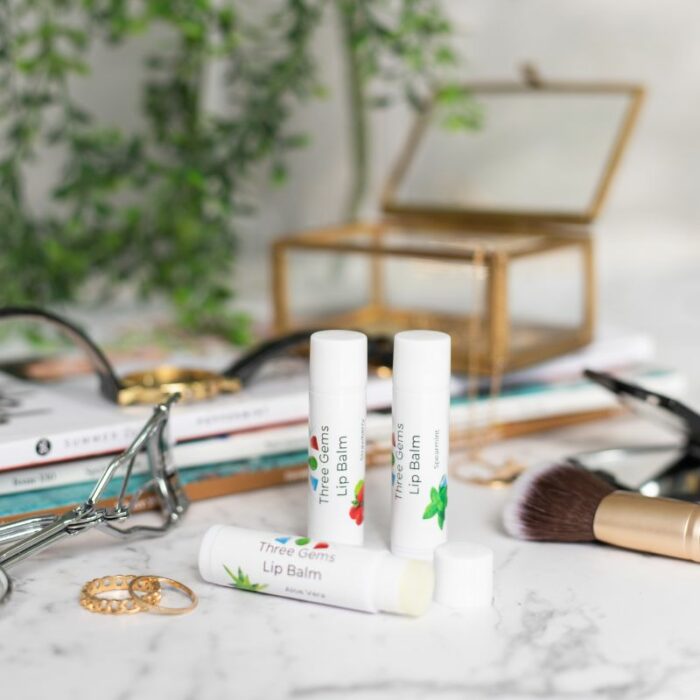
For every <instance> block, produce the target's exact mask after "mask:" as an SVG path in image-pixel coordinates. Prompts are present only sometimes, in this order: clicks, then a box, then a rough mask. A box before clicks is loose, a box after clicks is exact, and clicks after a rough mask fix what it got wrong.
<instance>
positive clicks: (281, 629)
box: [0, 419, 700, 700]
mask: <svg viewBox="0 0 700 700" xmlns="http://www.w3.org/2000/svg"><path fill="white" fill-rule="evenodd" d="M642 434H644V435H645V436H646V439H647V440H649V439H652V438H653V437H655V436H650V435H649V434H648V431H646V430H645V429H644V427H643V424H640V423H638V422H637V421H632V420H630V419H622V420H617V421H615V422H614V423H610V422H608V423H607V424H606V425H603V424H596V425H592V426H588V427H579V428H572V429H568V430H566V431H562V432H559V433H558V434H557V435H556V436H552V438H550V439H548V440H546V441H544V440H542V439H541V438H540V439H532V438H531V439H527V440H524V439H521V440H518V441H517V442H511V443H506V444H505V445H502V446H500V447H499V448H498V453H499V454H501V455H506V454H517V455H524V456H526V457H527V459H528V460H533V459H536V458H538V457H539V456H550V455H554V454H557V453H559V452H564V451H566V450H567V449H568V450H579V449H581V448H582V447H594V446H596V445H603V444H606V443H607V442H608V441H609V440H613V439H618V440H619V439H622V440H624V441H627V440H628V439H630V438H633V437H636V438H639V436H640V435H642ZM388 481H389V474H388V471H387V469H383V468H379V469H375V470H374V471H373V472H372V473H371V474H370V476H369V478H368V492H367V498H368V505H367V508H368V539H369V543H370V544H372V545H382V544H383V543H384V542H385V538H386V533H387V526H388V516H389V509H388V503H389V484H388ZM304 496H305V491H304V486H303V485H298V484H297V485H289V486H286V487H280V488H275V489H270V490H266V491H259V492H256V493H250V494H241V495H237V496H230V497H227V498H222V499H218V500H215V501H209V502H203V503H196V504H194V505H193V507H192V508H191V511H190V512H189V513H188V515H187V519H186V522H183V524H182V526H181V528H180V529H179V530H178V531H177V532H173V533H171V534H169V535H168V536H166V537H165V538H162V539H158V540H150V541H141V542H136V543H133V544H130V545H124V544H120V543H118V542H116V541H114V540H112V539H111V538H109V537H107V536H106V535H104V534H101V533H98V532H91V533H89V534H86V535H84V536H81V537H80V538H75V539H74V540H72V541H70V542H68V543H66V544H63V545H61V546H59V547H57V548H54V549H53V550H51V551H46V552H44V553H43V554H42V555H40V556H39V557H37V558H35V559H34V560H31V561H27V562H24V563H22V564H21V565H18V566H16V567H15V568H14V569H13V570H12V573H13V575H14V577H15V580H16V591H15V595H14V597H13V599H12V601H11V603H10V604H9V605H8V606H6V607H5V609H2V611H1V612H0V669H2V677H1V679H0V688H1V689H2V690H1V691H0V698H3V700H4V698H8V699H9V698H12V699H13V700H19V699H20V698H36V697H39V696H40V695H41V694H44V693H48V692H50V695H51V697H52V698H54V699H55V700H63V699H64V698H74V697H79V696H81V695H83V694H84V693H86V692H89V693H90V694H91V697H99V698H101V700H127V699H129V698H136V697H139V698H166V697H167V698H171V699H172V700H179V699H182V700H184V699H186V698H193V699H194V698H196V699H197V700H209V699H219V698H221V699H222V700H223V699H224V698H226V699H229V698H245V699H249V698H284V697H290V698H324V699H325V698H351V697H357V698H401V699H402V700H403V699H405V698H424V697H430V698H433V697H435V698H475V699H481V698H492V697H493V698H513V699H515V698H517V699H530V698H533V699H534V698H576V699H577V700H579V699H583V698H616V699H617V698H619V699H627V698H629V699H630V700H639V699H640V698H696V697H697V687H698V683H700V668H699V667H698V665H697V658H698V655H700V635H699V634H698V632H697V630H696V629H695V619H696V618H695V616H696V615H697V614H699V613H700V600H699V599H698V595H697V591H698V583H699V582H700V569H698V568H697V567H696V566H695V565H693V564H691V563H687V562H681V561H673V560H669V559H663V558H658V557H652V556H646V555H640V554H635V553H629V552H624V551H620V550H615V549H612V548H605V547H602V546H596V545H555V544H536V543H522V542H518V541H515V540H512V539H510V538H509V537H508V536H507V535H505V534H504V532H503V530H502V528H501V525H500V511H501V507H502V504H503V501H504V499H505V497H506V493H505V492H504V491H492V490H485V489H482V488H478V487H474V486H467V485H465V484H461V483H457V482H456V481H454V480H453V482H452V486H451V503H450V516H451V522H450V527H451V537H452V538H453V539H460V540H462V539H468V540H473V541H476V542H481V543H484V544H487V545H489V546H491V547H492V548H493V549H494V551H495V555H496V556H495V562H496V572H495V604H494V607H493V609H491V610H487V611H484V612H481V613H478V614H477V613H468V614H465V613H457V612H451V611H448V610H446V609H442V608H439V607H438V606H433V608H432V609H431V610H430V611H429V612H428V614H426V615H425V616H424V617H422V618H420V619H407V618H401V617H394V616H390V615H370V614H365V613H359V612H352V611H345V610H340V609H334V608H328V607H322V606H317V605H313V604H310V603H302V602H297V601H291V600H286V599H282V598H274V597H272V596H265V595H259V594H254V593H246V592H242V591H234V590H229V589H226V588H221V587H215V586H212V585H209V584H207V583H204V582H203V581H201V580H200V578H199V575H198V573H197V569H196V561H197V551H198V547H199V542H200V539H201V537H202V534H203V533H204V531H205V529H206V528H207V527H208V526H209V525H210V524H212V523H219V522H226V523H234V524H238V525H246V526H255V527H263V528H268V529H272V530H279V531H285V532H289V531H295V530H296V531H301V530H303V528H304V502H305V499H304ZM118 573H151V574H154V573H157V574H162V575H165V576H170V577H173V578H176V579H179V580H181V581H183V582H185V583H187V584H189V585H191V586H192V587H193V588H194V589H195V590H196V591H197V592H198V593H199V595H200V605H199V608H198V609H197V610H196V611H195V612H194V613H192V614H191V615H189V616H186V617H181V618H160V617H155V616H148V615H145V614H142V615H136V616H133V617H128V618H126V617H124V618H112V617H103V616H98V615H93V614H90V613H88V612H86V611H84V610H82V609H81V608H80V607H79V606H78V602H77V597H78V592H79V589H80V586H81V585H82V583H83V582H84V581H86V580H88V579H90V578H93V577H96V576H101V575H108V574H118Z"/></svg>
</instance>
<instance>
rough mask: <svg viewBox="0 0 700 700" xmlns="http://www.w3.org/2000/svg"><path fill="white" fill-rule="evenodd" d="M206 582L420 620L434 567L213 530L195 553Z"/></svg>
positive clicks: (374, 553)
mask: <svg viewBox="0 0 700 700" xmlns="http://www.w3.org/2000/svg"><path fill="white" fill-rule="evenodd" d="M199 571H200V573H201V575H202V578H203V579H205V580H206V581H209V582H210V583H218V584H220V585H223V586H231V587H233V588H239V589H242V590H245V591H254V592H256V593H268V594H271V595H278V596H283V597H285V598H296V599H297V600H306V601H310V602H312V603H321V604H323V605H336V606H339V607H342V608H351V609H353V610H363V611H365V612H379V611H383V612H390V613H397V614H401V615H421V614H423V613H424V612H425V611H426V610H427V609H428V606H429V605H430V602H431V599H432V595H433V567H432V565H430V564H428V563H427V562H424V561H410V560H408V559H401V558H399V557H395V556H393V555H392V554H390V553H389V552H387V551H379V550H371V549H364V548H362V547H349V546H347V545H336V544H335V543H328V542H321V541H316V540H312V539H309V538H308V537H295V536H292V535H281V534H276V533H271V532H261V531H257V530H247V529H245V528H241V527H231V526H227V525H214V526H213V527H211V528H209V530H207V533H206V534H205V536H204V539H203V540H202V544H201V547H200V550H199Z"/></svg>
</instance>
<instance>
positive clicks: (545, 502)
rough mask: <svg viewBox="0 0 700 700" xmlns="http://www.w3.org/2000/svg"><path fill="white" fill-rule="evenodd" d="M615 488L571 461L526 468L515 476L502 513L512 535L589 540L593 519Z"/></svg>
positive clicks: (525, 538) (576, 540)
mask: <svg viewBox="0 0 700 700" xmlns="http://www.w3.org/2000/svg"><path fill="white" fill-rule="evenodd" d="M614 490H615V487H614V486H612V485H611V484H609V483H607V482H605V481H603V480H602V479H599V478H598V477H597V476H595V475H594V474H591V472H589V471H588V470H586V469H583V468H581V467H576V466H574V465H573V464H566V463H563V464H551V465H546V466H544V467H540V468H535V469H530V470H529V471H527V472H525V474H523V475H522V476H520V477H519V478H518V480H517V481H516V482H515V485H514V486H513V493H512V495H511V499H510V501H509V503H508V504H507V505H506V508H505V510H504V512H503V525H504V526H505V529H506V531H507V532H508V533H509V534H510V535H512V536H513V537H518V538H520V539H523V540H544V541H549V542H591V541H593V540H594V539H595V536H594V535H593V518H594V517H595V513H596V510H598V506H599V505H600V502H601V501H602V500H603V498H605V496H607V495H608V494H609V493H612V492H613V491H614Z"/></svg>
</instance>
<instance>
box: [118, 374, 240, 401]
mask: <svg viewBox="0 0 700 700" xmlns="http://www.w3.org/2000/svg"><path fill="white" fill-rule="evenodd" d="M122 384H123V386H124V388H123V389H122V390H121V391H120V392H119V397H118V400H119V403H120V404H121V405H122V406H129V405H134V404H156V403H159V402H160V401H163V400H164V399H165V398H167V397H168V396H172V395H174V394H179V395H180V397H181V399H182V400H183V401H202V400H204V399H209V398H212V397H213V396H217V395H218V394H221V393H235V392H237V391H239V390H240V388H241V384H240V382H239V381H238V380H237V379H232V378H228V377H224V376H222V375H220V374H216V373H215V372H210V371H208V370H203V369H191V368H183V367H172V366H169V365H164V366H161V367H156V368H155V369H153V370H149V371H147V372H133V373H131V374H127V375H126V376H125V377H123V378H122Z"/></svg>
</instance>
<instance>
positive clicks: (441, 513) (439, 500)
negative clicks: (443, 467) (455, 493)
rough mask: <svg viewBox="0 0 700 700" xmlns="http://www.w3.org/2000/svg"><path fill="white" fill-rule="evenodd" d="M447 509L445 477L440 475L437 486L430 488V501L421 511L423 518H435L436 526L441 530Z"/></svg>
mask: <svg viewBox="0 0 700 700" xmlns="http://www.w3.org/2000/svg"><path fill="white" fill-rule="evenodd" d="M446 511H447V477H444V476H443V477H442V479H441V480H440V486H439V488H437V489H436V488H435V487H434V486H433V487H432V488H431V489H430V503H428V505H427V506H426V508H425V510H424V511H423V520H430V518H435V517H436V516H437V518H436V522H437V524H438V527H439V528H440V529H441V530H442V529H443V528H444V527H445V515H446Z"/></svg>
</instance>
